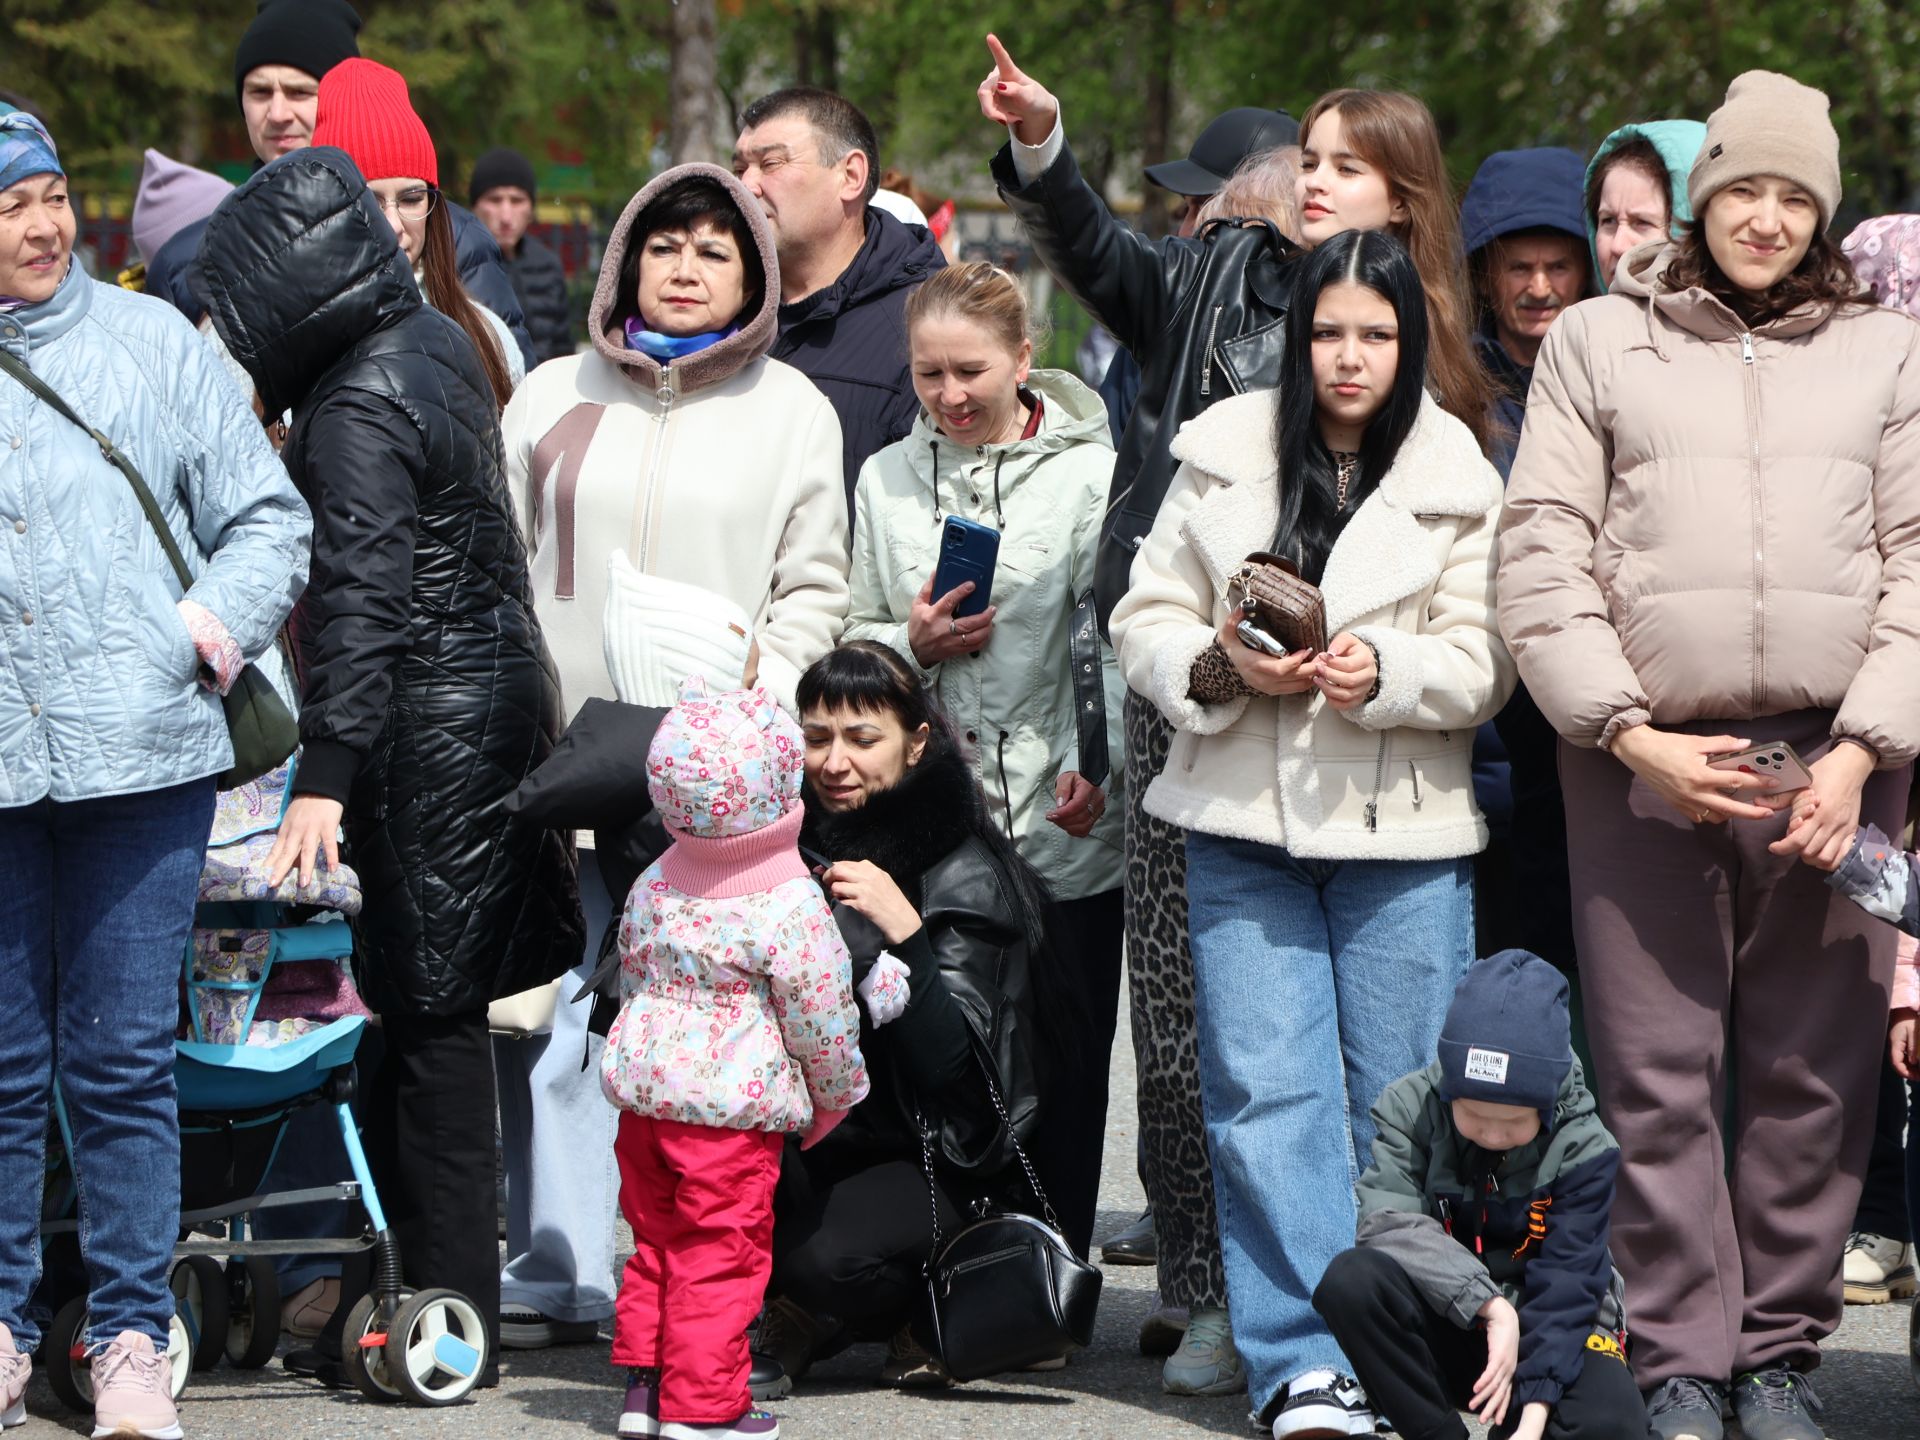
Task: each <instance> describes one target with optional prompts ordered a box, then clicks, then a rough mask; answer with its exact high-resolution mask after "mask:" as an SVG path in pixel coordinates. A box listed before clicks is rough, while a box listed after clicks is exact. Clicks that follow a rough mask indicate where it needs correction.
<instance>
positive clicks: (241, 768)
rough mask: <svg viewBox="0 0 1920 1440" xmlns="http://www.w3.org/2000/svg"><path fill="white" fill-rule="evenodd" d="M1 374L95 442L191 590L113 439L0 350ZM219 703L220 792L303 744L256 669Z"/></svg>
mask: <svg viewBox="0 0 1920 1440" xmlns="http://www.w3.org/2000/svg"><path fill="white" fill-rule="evenodd" d="M0 370H5V371H6V372H7V373H8V374H9V375H11V376H12V377H13V378H14V379H16V380H18V381H19V382H20V383H21V384H22V385H24V386H26V387H27V389H29V390H31V391H32V392H33V393H34V394H35V395H37V396H39V397H40V399H42V400H44V401H45V402H46V403H47V404H48V405H50V406H51V407H52V408H53V409H54V410H55V411H56V412H58V413H59V414H61V415H64V416H65V417H66V418H67V419H69V420H71V421H72V422H73V423H74V424H76V425H78V426H79V427H80V428H81V429H82V430H84V431H86V432H87V434H88V435H90V436H92V437H93V443H94V444H96V445H98V446H99V447H100V454H101V455H102V456H103V457H104V458H105V459H106V461H107V463H108V464H110V465H112V466H113V467H114V468H115V469H117V470H118V471H119V472H120V473H121V474H122V475H124V476H126V477H127V483H128V484H129V485H131V486H132V487H133V498H134V499H136V500H138V501H139V502H140V509H141V510H142V511H143V512H145V514H146V517H147V523H148V524H149V525H151V526H152V527H153V533H154V535H155V536H156V537H157V538H158V539H159V541H160V548H161V549H162V550H164V551H165V552H166V555H167V560H168V562H169V563H170V564H171V565H172V566H173V574H174V578H175V579H177V580H178V581H179V582H180V592H181V594H183V595H184V594H185V593H186V592H187V591H188V590H189V589H191V588H192V587H193V572H192V571H191V570H189V569H187V562H186V559H185V558H184V557H183V556H182V555H181V554H180V547H179V545H177V544H176V543H175V542H174V538H173V531H171V530H170V529H168V528H167V520H166V517H165V516H164V515H162V514H161V513H160V506H159V504H158V503H157V502H156V501H155V500H154V498H153V492H152V491H151V490H149V489H148V488H147V482H146V481H145V480H144V479H142V478H141V476H140V472H139V471H138V470H136V469H135V468H134V465H133V461H132V460H130V459H128V458H127V456H126V455H125V454H123V453H122V452H121V451H120V449H119V448H118V447H117V446H115V445H114V443H113V441H112V440H110V439H108V438H107V437H106V436H105V435H103V434H101V433H100V432H99V431H98V430H96V429H94V428H93V427H92V426H91V425H89V424H88V423H87V422H86V421H85V420H82V419H81V418H80V416H79V415H78V414H77V413H75V411H74V409H73V407H72V406H71V405H69V404H67V402H66V401H65V400H63V399H61V398H60V394H59V392H58V391H57V390H55V389H54V388H53V387H52V386H50V385H48V384H47V383H46V381H44V380H42V379H41V378H40V377H39V376H38V375H35V374H34V373H33V372H32V371H31V370H29V369H28V368H27V367H26V366H25V365H22V364H21V363H20V362H19V360H17V359H15V358H14V356H13V355H12V354H11V353H10V352H8V351H6V350H0ZM220 704H221V706H222V707H223V708H224V709H225V711H226V716H227V738H228V739H230V740H231V741H232V742H233V768H232V769H230V770H228V771H227V772H226V773H225V774H223V775H221V776H220V778H219V782H218V783H219V786H220V788H221V789H222V790H231V789H233V788H235V787H236V786H239V785H244V784H246V783H247V782H248V781H249V780H258V779H259V778H260V777H261V776H262V775H264V774H266V773H267V772H268V771H269V770H272V769H274V768H275V767H276V766H279V765H281V764H284V763H285V761H286V758H287V757H288V756H289V755H291V754H293V750H294V747H295V746H296V745H298V744H299V743H300V722H299V721H297V720H295V719H294V718H293V712H292V711H291V710H289V709H288V708H287V702H286V701H284V700H282V699H281V698H280V694H279V692H278V691H277V690H275V689H274V688H273V683H272V682H271V681H270V680H268V679H267V677H266V676H265V675H263V674H261V673H260V669H259V667H258V666H255V665H247V666H245V667H244V668H243V669H242V670H241V671H240V674H239V675H238V676H237V677H236V678H235V680H234V682H233V685H232V687H231V688H229V689H228V691H227V693H226V694H225V695H222V696H221V697H220Z"/></svg>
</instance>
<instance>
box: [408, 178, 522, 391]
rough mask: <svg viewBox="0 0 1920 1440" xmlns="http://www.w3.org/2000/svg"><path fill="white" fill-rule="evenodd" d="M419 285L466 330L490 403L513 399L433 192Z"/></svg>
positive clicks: (496, 340)
mask: <svg viewBox="0 0 1920 1440" xmlns="http://www.w3.org/2000/svg"><path fill="white" fill-rule="evenodd" d="M421 249H422V253H421V256H420V278H421V288H422V289H423V290H425V291H426V295H427V303H428V304H429V305H431V306H433V308H434V309H436V310H438V311H439V312H440V313H441V314H442V315H445V316H446V317H447V318H448V319H449V320H451V321H453V323H454V324H456V325H458V326H459V327H460V328H461V329H462V330H464V331H466V332H467V339H469V340H471V341H472V342H473V348H474V351H475V353H477V354H478V355H479V356H480V368H481V369H482V370H484V371H486V374H487V385H488V386H489V387H490V388H491V389H492V391H493V399H494V403H495V404H496V405H498V406H499V407H500V408H501V409H502V410H504V409H506V408H507V402H508V401H509V400H511V399H513V378H512V376H511V374H510V373H509V372H508V370H507V357H506V356H505V355H503V354H501V353H500V337H499V336H498V335H497V334H495V333H494V329H493V327H492V326H491V325H489V324H488V323H487V320H486V317H485V316H483V315H482V314H481V313H480V305H479V302H478V301H476V300H475V299H474V298H473V297H472V296H471V295H469V294H468V293H467V287H466V286H465V285H464V284H462V283H461V280H460V260H459V255H458V252H457V251H456V250H455V248H454V243H453V216H452V215H451V214H449V213H448V210H447V199H446V196H444V195H442V194H441V193H440V192H439V191H437V190H436V191H434V197H433V208H432V209H431V210H429V211H428V212H427V238H426V242H425V244H424V245H423V246H422V247H421Z"/></svg>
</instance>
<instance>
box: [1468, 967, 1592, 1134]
mask: <svg viewBox="0 0 1920 1440" xmlns="http://www.w3.org/2000/svg"><path fill="white" fill-rule="evenodd" d="M1572 1066H1573V1041H1572V1029H1571V1025H1570V1022H1569V1020H1568V1018H1567V977H1566V976H1564V975H1562V974H1561V973H1560V972H1559V971H1558V970H1556V969H1554V968H1553V966H1551V965H1549V964H1548V963H1547V962H1546V961H1544V960H1542V959H1541V958H1540V957H1539V956H1538V955H1535V954H1532V953H1530V952H1529V951H1526V950H1502V951H1501V952H1500V953H1499V954H1497V955H1489V956H1488V957H1487V958H1486V959H1484V960H1479V961H1476V962H1474V963H1473V964H1472V965H1470V966H1468V967H1467V973H1466V974H1465V975H1463V976H1461V977H1460V983H1459V985H1458V986H1456V987H1455V989H1454V992H1453V1004H1452V1005H1450V1006H1449V1007H1448V1008H1447V1022H1446V1024H1445V1025H1444V1026H1443V1027H1442V1028H1441V1031H1440V1095H1441V1098H1442V1099H1445V1100H1484V1101H1487V1102H1489V1103H1491V1104H1495V1105H1527V1106H1531V1107H1532V1108H1533V1109H1535V1110H1538V1111H1539V1112H1540V1123H1541V1125H1542V1126H1544V1127H1545V1128H1547V1129H1549V1130H1550V1129H1552V1128H1553V1111H1554V1107H1555V1105H1556V1104H1557V1103H1558V1102H1559V1097H1560V1086H1561V1083H1562V1082H1563V1081H1564V1080H1565V1079H1566V1078H1567V1071H1568V1070H1570V1069H1571V1068H1572Z"/></svg>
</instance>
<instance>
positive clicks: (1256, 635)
mask: <svg viewBox="0 0 1920 1440" xmlns="http://www.w3.org/2000/svg"><path fill="white" fill-rule="evenodd" d="M1233 633H1234V634H1236V635H1238V636H1239V637H1240V643H1241V644H1242V645H1244V646H1246V647H1247V648H1248V649H1249V650H1258V651H1260V652H1261V653H1262V654H1266V655H1284V654H1286V653H1287V647H1286V646H1284V645H1282V644H1281V643H1280V642H1279V641H1278V640H1276V639H1274V638H1273V637H1272V636H1271V635H1269V634H1268V633H1267V632H1266V631H1264V630H1262V629H1261V628H1260V627H1259V626H1258V625H1256V624H1254V623H1253V621H1251V620H1242V621H1241V622H1240V623H1239V624H1238V625H1236V626H1234V627H1233Z"/></svg>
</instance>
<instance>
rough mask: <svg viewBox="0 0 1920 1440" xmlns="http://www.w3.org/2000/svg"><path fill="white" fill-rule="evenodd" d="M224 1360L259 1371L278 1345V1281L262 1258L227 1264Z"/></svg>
mask: <svg viewBox="0 0 1920 1440" xmlns="http://www.w3.org/2000/svg"><path fill="white" fill-rule="evenodd" d="M223 1283H224V1284H225V1286H226V1292H227V1359H229V1360H231V1361H232V1362H233V1364H234V1366H235V1367H236V1368H237V1369H241V1370H258V1369H259V1368H260V1367H261V1366H263V1365H265V1364H266V1363H267V1362H268V1361H269V1360H271V1359H273V1352H274V1351H275V1350H276V1349H278V1348H279V1345H280V1277H279V1275H278V1273H277V1272H275V1270H274V1268H273V1262H272V1261H271V1260H269V1259H267V1257H266V1256H264V1255H247V1256H236V1257H235V1258H233V1259H232V1260H229V1261H228V1262H227V1273H226V1276H225V1279H224V1282H223Z"/></svg>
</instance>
